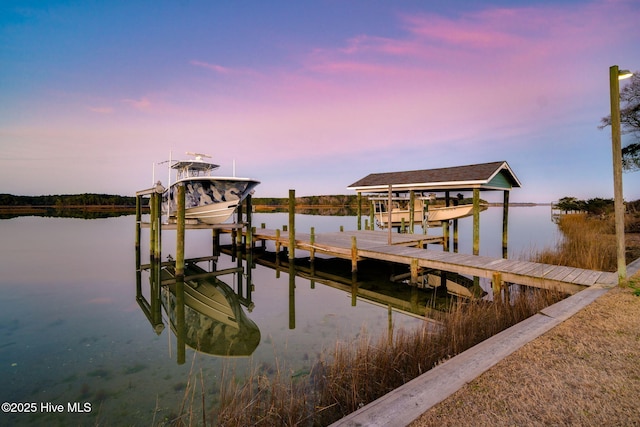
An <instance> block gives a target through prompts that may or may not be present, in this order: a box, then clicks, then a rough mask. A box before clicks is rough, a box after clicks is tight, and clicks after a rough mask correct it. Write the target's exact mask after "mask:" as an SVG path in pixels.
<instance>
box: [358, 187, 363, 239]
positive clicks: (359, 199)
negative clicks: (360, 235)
mask: <svg viewBox="0 0 640 427" xmlns="http://www.w3.org/2000/svg"><path fill="white" fill-rule="evenodd" d="M357 216H358V231H360V230H362V193H360V192H358V211H357Z"/></svg>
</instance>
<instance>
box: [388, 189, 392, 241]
mask: <svg viewBox="0 0 640 427" xmlns="http://www.w3.org/2000/svg"><path fill="white" fill-rule="evenodd" d="M391 203H392V196H391V184H389V196H388V203H387V215H388V218H389V221H387V229H388V230H389V237H388V239H387V243H388V244H389V245H391V241H392V237H391V224H392V222H391Z"/></svg>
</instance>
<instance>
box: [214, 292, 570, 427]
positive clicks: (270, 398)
mask: <svg viewBox="0 0 640 427" xmlns="http://www.w3.org/2000/svg"><path fill="white" fill-rule="evenodd" d="M559 299H561V295H559V294H557V293H555V292H552V291H546V290H525V291H522V292H519V293H518V294H517V296H515V297H514V298H513V299H512V301H511V302H510V303H504V302H496V303H487V302H483V301H474V302H465V301H463V300H457V302H455V303H454V304H452V306H451V308H450V310H449V312H448V313H445V314H443V316H442V319H440V320H441V322H440V323H439V324H438V325H436V326H434V324H425V326H424V327H423V328H420V329H417V330H413V331H406V330H398V331H395V332H394V333H393V337H392V339H389V337H387V336H386V335H382V336H380V337H377V338H373V337H371V336H370V335H369V334H368V333H366V331H363V332H364V333H363V334H361V335H360V337H359V338H358V339H357V340H355V341H353V342H342V343H338V344H336V345H335V347H333V348H331V349H327V350H326V351H324V352H323V353H322V355H321V356H320V358H319V360H318V361H317V362H316V363H315V365H314V366H313V368H312V369H311V371H310V373H309V375H308V376H306V377H303V378H299V377H298V378H293V377H292V375H291V372H290V371H289V370H288V369H286V367H283V366H279V367H278V368H277V369H276V373H275V375H273V376H270V377H267V376H266V375H264V374H261V373H259V372H257V371H255V372H254V373H252V374H251V375H249V377H248V378H247V379H246V380H245V381H244V382H243V383H242V384H239V383H236V382H235V381H229V382H227V383H226V385H225V387H224V388H223V390H222V396H221V399H220V403H219V405H218V407H217V408H216V409H214V410H213V411H212V413H211V416H210V417H208V418H209V419H214V420H215V422H216V423H217V424H216V425H221V426H272V425H288V426H307V425H308V426H314V425H327V424H329V423H331V422H333V421H336V420H338V419H340V418H342V417H343V416H345V415H347V414H349V413H351V412H353V411H355V410H357V409H358V408H360V407H362V406H363V405H366V404H367V403H369V402H372V401H373V400H375V399H377V398H378V397H380V396H382V395H384V394H386V393H388V392H389V391H391V390H393V389H395V388H397V387H399V386H400V385H402V384H404V383H406V382H408V381H410V380H411V379H413V378H415V377H417V376H419V375H420V374H422V373H424V372H426V371H428V370H429V369H431V368H432V367H434V366H435V365H437V364H438V363H441V362H442V361H444V360H446V359H448V358H450V357H452V356H454V355H456V354H458V353H460V352H462V351H464V350H466V349H468V348H470V347H472V346H474V345H476V344H478V343H479V342H481V341H483V340H485V339H487V338H489V337H491V336H492V335H495V334H496V333H498V332H500V331H501V330H503V329H506V328H508V327H509V326H512V325H514V324H516V323H518V322H520V321H521V320H523V319H525V318H527V317H529V316H531V315H532V314H534V313H536V312H538V311H539V310H540V309H542V308H543V307H546V306H548V305H550V304H552V303H554V302H556V301H558V300H559Z"/></svg>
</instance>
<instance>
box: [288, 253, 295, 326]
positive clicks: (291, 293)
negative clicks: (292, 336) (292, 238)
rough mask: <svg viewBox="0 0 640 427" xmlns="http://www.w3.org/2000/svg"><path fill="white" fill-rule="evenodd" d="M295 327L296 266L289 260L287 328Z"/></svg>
mask: <svg viewBox="0 0 640 427" xmlns="http://www.w3.org/2000/svg"><path fill="white" fill-rule="evenodd" d="M295 328H296V267H295V265H294V263H293V259H290V260H289V329H295Z"/></svg>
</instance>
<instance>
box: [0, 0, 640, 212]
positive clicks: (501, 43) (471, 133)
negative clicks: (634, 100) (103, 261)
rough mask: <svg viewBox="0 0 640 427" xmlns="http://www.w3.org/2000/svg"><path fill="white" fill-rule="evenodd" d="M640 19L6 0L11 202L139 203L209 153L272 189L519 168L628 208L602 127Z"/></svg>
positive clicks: (532, 185)
mask: <svg viewBox="0 0 640 427" xmlns="http://www.w3.org/2000/svg"><path fill="white" fill-rule="evenodd" d="M638 22H640V2H638V1H637V0H592V1H578V0H553V1H550V0H522V1H518V2H514V1H510V0H495V1H480V0H450V1H447V2H443V1H440V0H439V1H431V0H421V1H408V0H407V1H403V0H398V1H387V0H385V1H381V0H351V1H342V0H323V1H319V0H309V1H279V0H272V1H261V0H253V1H250V0H244V1H243V0H238V1H233V2H231V1H214V0H209V1H193V0H146V1H142V0H129V1H124V0H123V1H119V0H114V1H106V0H105V1H97V0H79V1H46V0H38V1H29V0H20V1H15V0H3V2H2V3H1V5H0V100H1V101H0V182H1V183H2V184H0V193H10V194H18V195H42V194H72V193H85V192H86V193H108V194H121V195H134V194H135V192H136V191H137V190H141V189H145V188H148V187H150V186H151V184H152V182H153V180H154V179H155V180H158V179H159V180H161V181H162V182H163V183H166V182H167V175H168V171H167V168H166V166H167V163H162V164H160V163H161V162H163V161H166V160H168V159H169V157H170V156H171V158H173V159H174V160H175V159H180V158H187V157H188V156H186V154H185V153H186V152H189V151H190V152H199V153H206V154H210V155H211V156H212V161H213V162H214V163H216V164H219V165H221V167H220V169H219V171H218V172H219V173H220V174H221V175H232V174H233V173H234V171H235V173H236V175H238V176H248V177H252V178H256V179H258V180H260V181H261V184H260V186H259V187H257V189H256V194H255V197H287V195H288V190H289V189H294V190H295V191H296V195H299V196H306V195H323V194H353V193H352V192H351V190H347V187H348V186H349V185H350V184H352V183H354V182H355V181H357V180H359V179H360V178H362V177H364V176H366V175H368V174H369V173H378V172H394V171H403V170H415V169H431V168H441V167H450V166H459V165H468V164H476V163H484V162H493V161H501V160H505V161H507V162H508V164H509V165H510V167H511V169H512V170H513V171H514V173H515V174H516V176H517V177H518V179H519V180H520V182H521V183H522V188H518V189H514V190H513V191H512V192H511V197H510V200H511V201H512V202H539V203H543V202H551V201H554V200H558V199H559V198H561V197H565V196H573V197H578V198H581V199H589V198H593V197H603V198H612V197H613V177H612V160H611V159H612V153H611V131H610V128H606V129H604V130H600V129H598V125H599V123H600V119H601V118H602V117H604V116H606V115H608V114H609V113H610V89H609V67H610V66H612V65H619V66H620V68H621V69H630V70H632V71H637V70H640V25H638ZM623 84H624V81H622V82H621V85H623ZM625 141H626V139H625V138H623V144H624V143H625ZM626 142H628V141H626ZM234 165H235V166H234ZM623 181H624V196H625V199H627V200H636V199H640V172H631V173H625V174H624V175H623ZM482 197H483V198H485V199H487V200H489V201H493V199H496V201H501V200H502V194H501V193H500V192H496V195H495V196H492V195H489V194H486V193H483V196H482Z"/></svg>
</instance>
